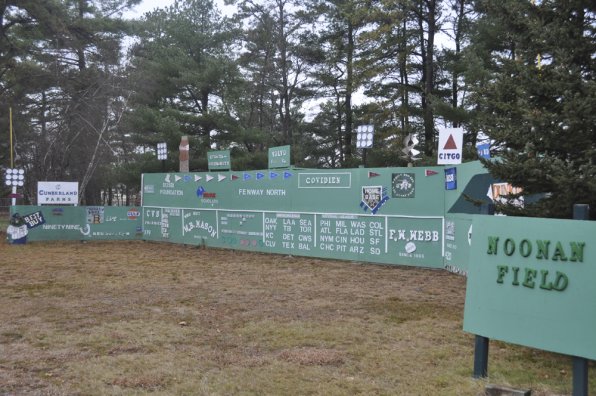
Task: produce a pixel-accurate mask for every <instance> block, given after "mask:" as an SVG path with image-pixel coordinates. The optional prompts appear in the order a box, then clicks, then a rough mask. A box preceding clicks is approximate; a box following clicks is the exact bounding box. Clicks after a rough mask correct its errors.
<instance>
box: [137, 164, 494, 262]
mask: <svg viewBox="0 0 596 396" xmlns="http://www.w3.org/2000/svg"><path fill="white" fill-rule="evenodd" d="M456 168H457V171H458V174H457V177H458V179H457V181H458V186H461V187H460V188H456V189H454V190H446V184H445V168H444V167H426V168H423V167H420V168H357V169H329V170H322V169H296V168H287V169H276V170H259V171H246V172H242V171H236V172H234V171H231V172H227V171H226V172H201V173H161V174H144V175H143V189H142V191H143V214H142V217H143V231H144V237H143V238H144V239H146V240H151V241H167V242H172V243H184V244H193V245H205V246H214V247H223V248H233V249H242V250H253V251H260V252H271V253H279V254H292V255H302V256H313V257H324V258H337V259H347V260H357V261H367V262H375V263H384V264H400V265H412V266H422V267H432V268H445V267H446V266H447V268H448V269H449V270H452V271H454V272H462V273H465V272H466V271H467V267H468V252H469V246H470V245H469V242H468V238H467V233H468V231H469V226H470V225H471V217H470V216H471V215H472V214H475V213H479V207H478V206H477V205H474V203H473V199H472V200H471V199H470V198H474V199H476V200H478V199H482V197H481V196H480V195H484V198H486V191H487V190H488V186H489V185H490V180H491V179H490V178H489V177H488V178H487V177H482V178H481V180H480V181H481V182H483V183H486V186H478V187H477V188H471V187H469V186H468V184H469V183H470V182H471V180H472V179H473V178H474V177H475V176H476V175H477V174H478V173H480V174H486V171H484V170H483V168H482V167H481V166H480V164H479V163H471V164H464V165H461V166H458V167H456ZM464 190H467V191H468V193H470V195H469V196H466V198H462V196H461V195H462V191H464ZM482 191H483V193H481V192H482ZM449 211H458V213H457V214H456V213H453V214H452V213H450V212H449ZM447 225H448V226H449V228H448V229H447V228H446V226H447ZM446 232H449V237H450V238H451V237H453V238H452V239H451V240H449V241H447V240H446V239H445V237H446ZM446 254H447V256H448V258H449V260H446V261H445V260H444V257H445V256H446Z"/></svg>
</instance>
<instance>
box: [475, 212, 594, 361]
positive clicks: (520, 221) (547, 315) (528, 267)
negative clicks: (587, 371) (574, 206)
mask: <svg viewBox="0 0 596 396" xmlns="http://www.w3.org/2000/svg"><path fill="white" fill-rule="evenodd" d="M473 228H474V233H473V236H472V239H473V244H472V252H471V253H472V257H474V262H473V265H471V266H470V269H469V272H468V275H469V276H468V283H467V289H466V290H467V291H466V304H465V310H464V330H466V331H468V332H470V333H473V334H477V335H481V336H484V337H488V338H491V339H496V340H502V341H507V342H512V343H515V344H520V345H525V346H530V347H534V348H538V349H544V350H547V351H552V352H557V353H562V354H566V355H572V356H578V357H583V358H587V359H592V360H595V359H596V337H595V336H594V329H595V328H596V288H594V279H596V253H595V252H596V250H595V248H596V223H594V222H591V221H577V220H556V219H536V218H515V217H504V216H473Z"/></svg>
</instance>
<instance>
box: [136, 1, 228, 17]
mask: <svg viewBox="0 0 596 396" xmlns="http://www.w3.org/2000/svg"><path fill="white" fill-rule="evenodd" d="M172 4H174V0H143V1H142V2H141V4H139V5H138V6H136V7H134V9H133V11H130V12H127V13H125V17H130V18H140V17H142V16H143V15H144V14H145V13H146V12H149V11H153V10H155V9H156V8H166V7H168V6H170V5H172ZM215 5H216V6H217V8H219V11H220V12H221V13H222V14H224V15H226V14H228V13H229V14H231V13H232V10H233V9H234V7H226V6H225V5H224V2H223V0H215ZM226 10H227V11H228V13H226V12H225V11H226ZM229 14H228V15H229Z"/></svg>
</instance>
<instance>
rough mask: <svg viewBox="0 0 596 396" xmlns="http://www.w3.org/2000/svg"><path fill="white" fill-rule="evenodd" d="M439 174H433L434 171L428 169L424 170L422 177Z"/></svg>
mask: <svg viewBox="0 0 596 396" xmlns="http://www.w3.org/2000/svg"><path fill="white" fill-rule="evenodd" d="M438 173H439V172H435V171H434V170H430V169H425V170H424V176H433V175H436V174H438Z"/></svg>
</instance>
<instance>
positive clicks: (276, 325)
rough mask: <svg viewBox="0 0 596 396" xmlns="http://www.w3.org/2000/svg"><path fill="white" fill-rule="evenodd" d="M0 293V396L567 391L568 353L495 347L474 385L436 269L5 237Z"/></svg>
mask: <svg viewBox="0 0 596 396" xmlns="http://www.w3.org/2000/svg"><path fill="white" fill-rule="evenodd" d="M3 239H4V238H3ZM0 285H1V287H0V395H63V394H64V395H139V394H146V393H151V394H156V395H354V394H360V395H480V394H482V393H483V389H484V387H485V385H486V384H487V383H496V384H500V385H509V386H513V387H516V388H531V389H532V390H533V393H532V394H533V395H551V394H569V393H571V362H570V360H569V358H568V357H565V356H560V355H556V354H551V353H546V352H541V351H537V350H532V349H528V348H523V347H519V346H514V345H511V344H505V343H500V342H494V341H491V344H490V358H489V375H490V377H489V378H488V380H474V379H472V378H471V374H472V367H473V336H472V335H470V334H466V333H464V332H463V331H462V318H463V305H464V296H465V279H464V278H462V277H460V276H456V275H452V274H450V273H447V272H445V271H439V270H424V269H415V268H408V267H389V266H379V265H364V264H358V263H352V262H342V261H333V260H319V259H312V258H297V257H291V256H280V255H266V254H254V253H247V252H238V251H231V250H219V249H199V248H196V247H189V246H182V245H169V244H156V243H146V242H94V243H72V242H51V243H40V242H37V243H30V244H27V245H24V246H11V245H7V244H6V243H5V242H4V241H2V242H1V243H0ZM537 331H539V329H537ZM595 377H596V369H595V368H594V367H593V366H591V368H590V380H591V389H596V388H595V387H596V378H595Z"/></svg>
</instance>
